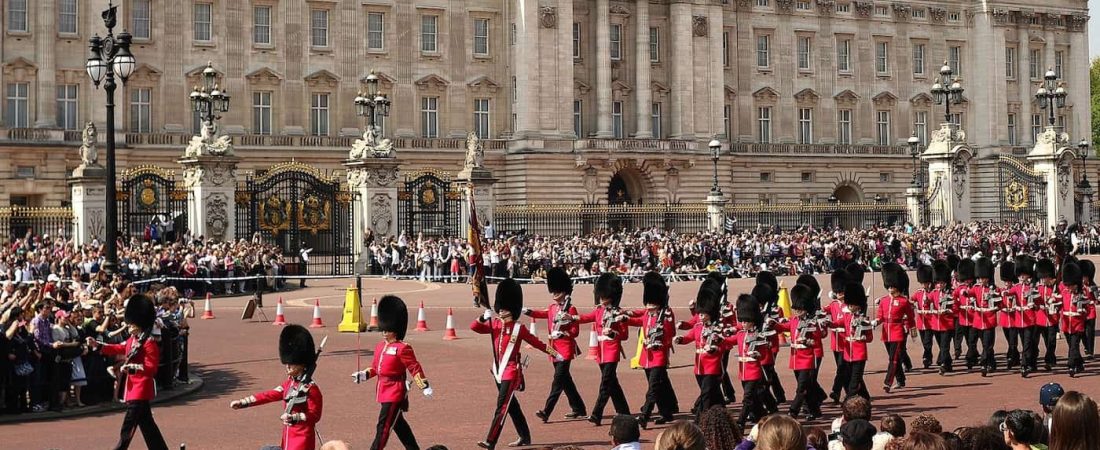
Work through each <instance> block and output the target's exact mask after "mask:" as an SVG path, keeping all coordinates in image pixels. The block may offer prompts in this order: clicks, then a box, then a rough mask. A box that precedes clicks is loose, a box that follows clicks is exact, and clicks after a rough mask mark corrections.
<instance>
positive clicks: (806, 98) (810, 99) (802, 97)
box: [794, 88, 821, 104]
mask: <svg viewBox="0 0 1100 450" xmlns="http://www.w3.org/2000/svg"><path fill="white" fill-rule="evenodd" d="M820 98H821V96H820V95H817V92H816V91H814V90H813V89H810V88H806V89H803V90H801V91H798V92H796V93H795V94H794V99H795V100H797V101H798V102H799V103H805V104H816V103H817V100H818V99H820Z"/></svg>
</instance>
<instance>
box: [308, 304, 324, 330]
mask: <svg viewBox="0 0 1100 450" xmlns="http://www.w3.org/2000/svg"><path fill="white" fill-rule="evenodd" d="M309 327H310V328H324V327H325V324H324V323H323V322H321V299H316V300H314V303H313V323H311V324H309Z"/></svg>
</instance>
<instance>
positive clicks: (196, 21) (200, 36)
mask: <svg viewBox="0 0 1100 450" xmlns="http://www.w3.org/2000/svg"><path fill="white" fill-rule="evenodd" d="M213 8H214V5H211V4H209V3H195V5H194V9H193V10H192V16H191V23H192V26H191V28H192V30H193V31H194V33H195V36H194V38H195V40H196V41H200V42H209V41H210V40H211V39H212V37H213V30H212V24H211V20H212V19H211V17H210V14H211V11H210V10H212V9H213Z"/></svg>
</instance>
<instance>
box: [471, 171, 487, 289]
mask: <svg viewBox="0 0 1100 450" xmlns="http://www.w3.org/2000/svg"><path fill="white" fill-rule="evenodd" d="M466 189H467V193H466V199H467V202H468V205H467V206H468V207H469V210H470V224H469V225H470V226H469V232H468V233H467V235H466V240H467V241H468V242H469V244H470V250H471V251H470V258H469V260H468V261H467V263H468V264H469V265H470V266H471V267H473V269H474V270H473V271H471V274H472V275H471V276H470V288H471V289H472V290H473V294H474V300H475V301H476V302H477V303H478V304H479V305H482V306H483V307H485V308H490V307H491V306H490V305H489V293H488V292H486V291H485V264H484V261H483V260H482V258H481V222H479V221H478V220H477V208H475V207H474V187H473V185H467V186H466Z"/></svg>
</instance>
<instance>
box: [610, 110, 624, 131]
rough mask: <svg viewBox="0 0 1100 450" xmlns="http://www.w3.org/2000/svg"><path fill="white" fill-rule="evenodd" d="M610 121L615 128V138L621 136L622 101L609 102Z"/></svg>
mask: <svg viewBox="0 0 1100 450" xmlns="http://www.w3.org/2000/svg"><path fill="white" fill-rule="evenodd" d="M611 123H612V125H613V126H614V128H615V139H622V138H623V102H612V103H611Z"/></svg>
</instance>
